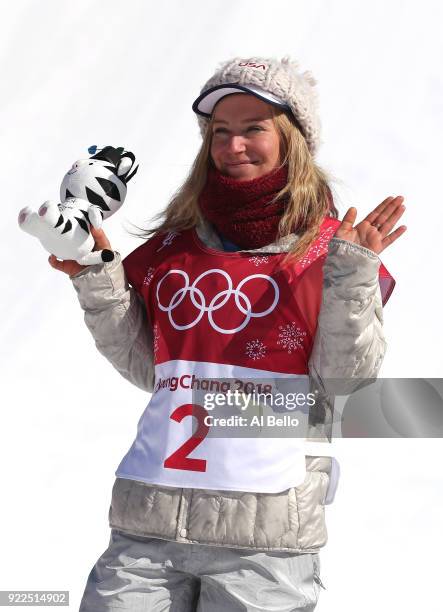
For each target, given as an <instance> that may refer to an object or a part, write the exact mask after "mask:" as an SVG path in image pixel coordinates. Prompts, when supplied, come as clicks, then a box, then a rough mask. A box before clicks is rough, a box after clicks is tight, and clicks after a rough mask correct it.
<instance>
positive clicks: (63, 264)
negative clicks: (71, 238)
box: [48, 226, 112, 276]
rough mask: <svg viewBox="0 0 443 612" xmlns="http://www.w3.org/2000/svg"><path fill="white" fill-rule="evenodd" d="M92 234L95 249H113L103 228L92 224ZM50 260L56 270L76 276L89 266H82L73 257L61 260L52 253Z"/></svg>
mask: <svg viewBox="0 0 443 612" xmlns="http://www.w3.org/2000/svg"><path fill="white" fill-rule="evenodd" d="M91 234H92V237H93V238H94V240H95V246H94V251H101V250H103V249H109V250H110V251H112V247H111V244H110V242H109V240H108V238H107V236H106V234H105V232H104V231H103V230H102V229H96V228H94V227H92V226H91ZM48 261H49V263H50V265H51V266H52V267H53V268H55V269H56V270H60V272H64V273H65V274H69V276H74V274H77V272H80V270H84V269H85V268H87V267H88V266H81V265H80V264H79V263H77V262H76V261H73V260H72V259H65V260H59V259H57V258H56V257H55V255H50V256H49V257H48Z"/></svg>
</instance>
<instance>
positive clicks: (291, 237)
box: [195, 218, 299, 253]
mask: <svg viewBox="0 0 443 612" xmlns="http://www.w3.org/2000/svg"><path fill="white" fill-rule="evenodd" d="M195 229H196V231H197V234H198V237H199V238H200V240H201V241H202V242H203V243H204V244H205V245H206V246H207V247H209V248H211V249H215V250H217V251H224V248H223V244H222V242H221V240H220V238H219V236H218V234H217V232H216V231H215V229H214V227H213V225H212V223H210V221H208V220H207V219H205V218H202V219H201V221H200V222H199V223H198V224H197V226H196V228H195ZM298 240H299V235H298V234H288V236H284V237H283V238H280V240H276V241H275V242H271V243H270V244H268V245H265V246H262V247H260V248H258V249H240V250H239V251H237V252H238V253H287V252H288V251H289V250H291V248H293V247H294V246H295V244H296V242H297V241H298Z"/></svg>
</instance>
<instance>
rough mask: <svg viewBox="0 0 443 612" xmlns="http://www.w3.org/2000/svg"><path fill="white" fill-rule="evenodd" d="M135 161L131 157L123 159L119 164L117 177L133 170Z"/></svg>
mask: <svg viewBox="0 0 443 612" xmlns="http://www.w3.org/2000/svg"><path fill="white" fill-rule="evenodd" d="M133 163H134V162H133V160H132V159H131V158H130V157H126V156H125V157H122V158H121V160H120V161H119V162H118V164H117V176H124V175H125V174H127V173H128V172H129V170H130V169H131V168H132V164H133Z"/></svg>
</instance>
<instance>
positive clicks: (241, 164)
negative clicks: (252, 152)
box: [227, 162, 256, 166]
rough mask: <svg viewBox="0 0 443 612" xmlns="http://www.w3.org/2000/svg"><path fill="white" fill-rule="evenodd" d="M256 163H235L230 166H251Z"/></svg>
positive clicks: (229, 164)
mask: <svg viewBox="0 0 443 612" xmlns="http://www.w3.org/2000/svg"><path fill="white" fill-rule="evenodd" d="M255 163H256V162H233V163H228V164H227V165H228V166H245V165H249V164H255Z"/></svg>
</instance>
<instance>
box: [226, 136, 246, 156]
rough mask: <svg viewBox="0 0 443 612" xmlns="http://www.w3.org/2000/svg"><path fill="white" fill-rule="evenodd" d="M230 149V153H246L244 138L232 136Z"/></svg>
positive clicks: (229, 144)
mask: <svg viewBox="0 0 443 612" xmlns="http://www.w3.org/2000/svg"><path fill="white" fill-rule="evenodd" d="M228 148H229V150H230V151H233V152H236V153H239V152H241V151H244V150H245V148H246V144H245V140H244V138H243V136H231V138H230V139H229V143H228Z"/></svg>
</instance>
